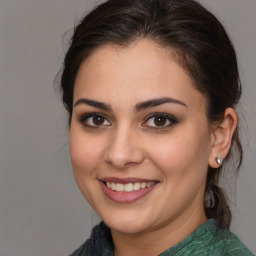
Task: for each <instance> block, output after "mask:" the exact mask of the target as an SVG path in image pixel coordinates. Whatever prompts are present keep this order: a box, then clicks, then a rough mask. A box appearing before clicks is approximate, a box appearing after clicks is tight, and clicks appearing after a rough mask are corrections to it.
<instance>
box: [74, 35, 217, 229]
mask: <svg viewBox="0 0 256 256" xmlns="http://www.w3.org/2000/svg"><path fill="white" fill-rule="evenodd" d="M173 56H174V55H173V54H171V52H170V50H169V51H167V50H164V49H162V48H161V47H159V46H158V45H156V44H155V43H153V42H151V41H148V40H141V41H138V42H136V43H134V44H132V45H130V46H129V47H125V48H121V47H117V46H114V45H106V46H102V47H101V48H99V49H97V50H96V51H95V52H94V53H93V54H92V55H91V56H90V57H89V58H88V59H86V60H85V61H84V62H83V63H82V65H81V67H80V69H79V72H78V74H77V77H76V81H75V89H74V109H73V115H72V120H71V127H70V154H71V160H72V165H73V169H74V175H75V179H76V182H77V184H78V186H79V188H80V190H81V192H82V194H83V195H84V197H85V198H86V199H87V200H88V202H89V203H90V204H91V206H92V207H93V208H94V210H95V211H96V212H97V213H98V214H99V216H100V217H101V218H102V219H103V221H104V222H105V223H106V224H107V225H108V226H109V227H110V228H112V229H113V230H115V231H119V232H124V233H133V234H134V233H139V232H143V231H148V230H154V229H157V228H161V227H163V226H166V225H167V223H176V224H177V225H178V223H183V222H184V221H188V220H189V219H191V218H198V216H200V218H205V214H204V207H203V202H204V189H205V182H206V175H207V168H208V159H209V157H210V154H211V146H212V141H213V135H212V133H211V130H210V126H209V123H208V120H207V116H206V101H205V97H204V96H203V95H202V94H201V93H200V92H198V91H197V90H196V89H195V88H194V86H193V84H192V81H191V79H190V78H189V76H188V75H187V73H186V72H185V71H184V70H183V69H182V68H181V67H180V66H179V65H178V64H177V63H176V62H175V61H174V58H173Z"/></svg>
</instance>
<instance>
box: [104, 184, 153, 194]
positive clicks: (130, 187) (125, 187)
mask: <svg viewBox="0 0 256 256" xmlns="http://www.w3.org/2000/svg"><path fill="white" fill-rule="evenodd" d="M153 184H154V182H141V183H140V182H135V183H126V184H121V183H114V182H106V185H107V187H108V188H110V189H111V190H114V191H118V192H132V191H137V190H140V189H143V188H149V187H151V186H152V185H153Z"/></svg>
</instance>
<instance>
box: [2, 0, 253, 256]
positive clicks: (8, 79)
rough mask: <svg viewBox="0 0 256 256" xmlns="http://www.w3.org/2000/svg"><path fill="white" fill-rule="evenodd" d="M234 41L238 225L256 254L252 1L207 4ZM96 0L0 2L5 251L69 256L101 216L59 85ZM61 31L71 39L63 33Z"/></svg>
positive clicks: (15, 255)
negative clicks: (84, 187) (239, 144)
mask: <svg viewBox="0 0 256 256" xmlns="http://www.w3.org/2000/svg"><path fill="white" fill-rule="evenodd" d="M201 2H202V3H203V4H204V5H205V6H206V7H208V8H209V9H210V10H211V11H212V12H213V13H215V14H216V15H217V17H218V18H219V19H220V20H221V21H222V22H223V24H224V25H225V27H226V29H227V31H228V33H229V35H230V37H231V38H232V40H233V43H234V45H235V48H236V51H237V54H238V59H239V66H240V71H241V78H242V83H243V86H244V91H243V97H242V100H241V104H240V111H239V112H242V113H243V119H246V120H247V121H246V123H245V122H244V121H243V124H244V125H243V145H244V150H245V157H244V164H243V166H242V168H241V172H240V175H239V177H238V179H237V186H236V187H237V188H236V193H235V190H234V185H233V184H234V183H233V182H232V181H230V184H232V186H231V189H232V191H233V194H232V197H231V206H232V209H233V212H234V221H233V224H232V231H233V232H235V233H236V234H237V235H238V236H239V237H240V239H241V240H242V241H243V242H244V243H245V244H246V245H247V246H248V247H249V248H250V249H251V250H252V251H253V252H254V253H256V218H255V217H256V186H255V182H256V168H255V166H256V133H255V130H256V115H255V113H256V103H255V96H256V85H255V81H256V69H255V66H256V50H255V46H256V25H255V24H256V18H255V17H256V1H255V0H201ZM96 3H97V2H96V1H93V0H90V1H89V0H83V1H82V0H0V256H45V255H49V256H63V255H68V254H69V253H71V252H72V251H73V250H74V249H76V248H77V247H78V246H79V245H81V243H83V242H84V240H85V239H86V238H87V237H88V236H89V234H90V230H91V228H92V226H93V225H94V224H95V223H97V221H98V218H97V216H96V215H95V214H94V213H93V212H92V210H91V209H90V207H89V206H88V205H87V203H86V202H85V200H84V199H83V197H82V195H80V192H79V191H78V188H77V187H76V184H75V182H74V178H73V173H72V168H71V164H70V160H69V153H68V127H67V115H66V113H65V111H64V109H63V107H62V105H61V101H60V95H59V94H58V92H56V91H55V90H54V88H53V82H54V78H55V75H56V74H57V72H58V71H59V69H60V67H61V64H62V60H63V56H64V52H65V50H66V47H65V46H66V45H67V39H68V38H69V37H70V35H71V34H72V29H73V27H74V25H75V24H77V22H78V20H79V19H80V17H81V15H82V14H83V13H84V12H86V11H88V10H90V9H91V8H93V6H95V5H96ZM64 33H65V37H64V38H63V35H64Z"/></svg>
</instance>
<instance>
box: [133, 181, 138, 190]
mask: <svg viewBox="0 0 256 256" xmlns="http://www.w3.org/2000/svg"><path fill="white" fill-rule="evenodd" d="M133 189H134V190H139V189H140V183H139V182H136V183H135V184H134V185H133Z"/></svg>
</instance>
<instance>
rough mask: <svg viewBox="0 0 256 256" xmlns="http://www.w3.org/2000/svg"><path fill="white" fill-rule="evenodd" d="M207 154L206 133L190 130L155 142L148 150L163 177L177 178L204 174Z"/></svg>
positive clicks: (207, 141) (207, 136)
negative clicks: (163, 174) (172, 176)
mask: <svg viewBox="0 0 256 256" xmlns="http://www.w3.org/2000/svg"><path fill="white" fill-rule="evenodd" d="M209 153H210V147H209V134H208V131H207V130H202V131H201V132H200V131H197V130H194V131H193V129H191V128H190V129H186V130H184V131H182V132H180V133H179V134H176V135H175V136H169V137H168V136H166V138H163V139H162V140H159V141H156V143H155V146H154V147H151V150H150V156H151V158H152V160H153V162H154V163H155V164H156V165H157V166H158V168H159V169H160V170H162V171H163V172H165V175H178V176H184V175H195V174H197V173H201V174H202V173H206V171H207V166H208V157H209ZM188 170H190V173H188Z"/></svg>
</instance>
